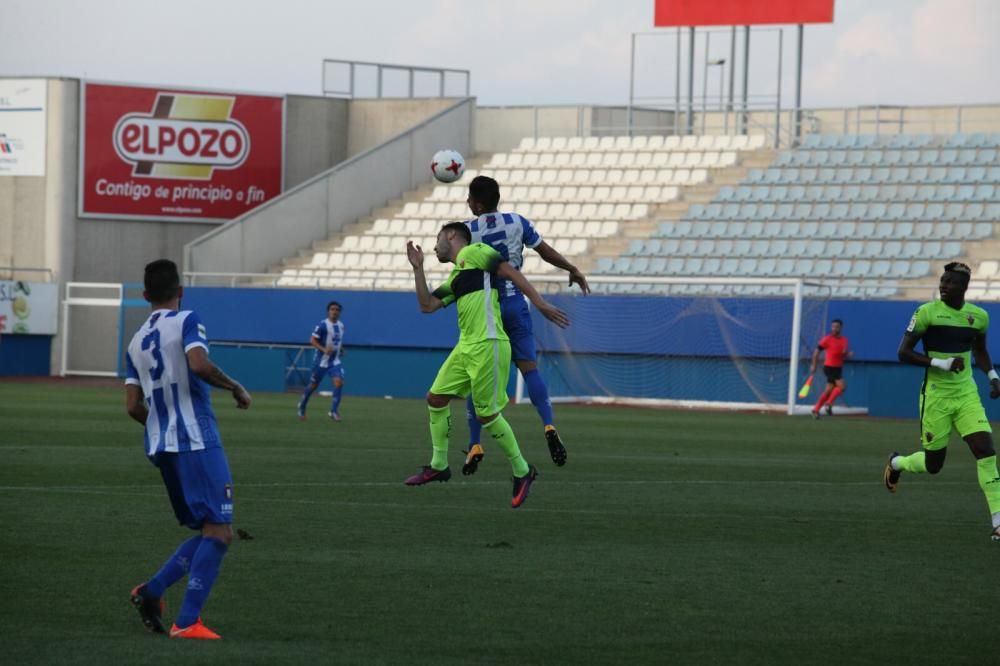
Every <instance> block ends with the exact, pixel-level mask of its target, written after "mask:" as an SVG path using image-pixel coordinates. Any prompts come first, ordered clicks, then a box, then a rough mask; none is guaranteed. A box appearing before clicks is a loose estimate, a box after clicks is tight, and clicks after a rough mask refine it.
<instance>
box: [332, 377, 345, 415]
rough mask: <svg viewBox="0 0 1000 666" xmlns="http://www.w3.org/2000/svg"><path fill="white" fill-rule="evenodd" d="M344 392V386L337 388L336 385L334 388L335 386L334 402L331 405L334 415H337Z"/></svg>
mask: <svg viewBox="0 0 1000 666" xmlns="http://www.w3.org/2000/svg"><path fill="white" fill-rule="evenodd" d="M343 392H344V387H343V385H341V386H337V385H336V384H334V386H333V402H332V403H331V404H330V411H331V412H333V413H334V414H336V413H337V408H338V407H340V395H341V393H343Z"/></svg>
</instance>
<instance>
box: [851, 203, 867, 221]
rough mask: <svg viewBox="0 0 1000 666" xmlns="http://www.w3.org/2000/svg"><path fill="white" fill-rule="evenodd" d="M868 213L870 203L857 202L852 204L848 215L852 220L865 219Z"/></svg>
mask: <svg viewBox="0 0 1000 666" xmlns="http://www.w3.org/2000/svg"><path fill="white" fill-rule="evenodd" d="M867 215H868V204H866V203H861V202H856V203H852V204H851V208H850V210H849V211H848V213H847V216H848V217H849V218H850V219H852V220H863V219H865V217H866V216H867Z"/></svg>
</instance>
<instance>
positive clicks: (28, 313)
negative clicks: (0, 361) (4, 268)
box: [0, 280, 59, 335]
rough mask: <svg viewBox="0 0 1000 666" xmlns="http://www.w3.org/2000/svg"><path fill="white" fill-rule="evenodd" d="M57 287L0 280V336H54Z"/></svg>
mask: <svg viewBox="0 0 1000 666" xmlns="http://www.w3.org/2000/svg"><path fill="white" fill-rule="evenodd" d="M58 302H59V285H57V284H51V283H48V282H22V281H19V280H0V334H2V335H11V334H15V335H23V334H34V335H55V334H56V332H57V329H58V324H57V318H56V307H57V304H58Z"/></svg>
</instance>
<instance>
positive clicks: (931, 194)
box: [904, 185, 955, 201]
mask: <svg viewBox="0 0 1000 666" xmlns="http://www.w3.org/2000/svg"><path fill="white" fill-rule="evenodd" d="M949 188H950V189H949ZM954 190H955V186H954V185H920V186H918V187H917V191H916V192H914V193H913V195H912V196H908V197H904V198H906V199H911V200H913V199H915V200H918V201H947V200H948V199H949V198H950V197H949V195H951V194H954Z"/></svg>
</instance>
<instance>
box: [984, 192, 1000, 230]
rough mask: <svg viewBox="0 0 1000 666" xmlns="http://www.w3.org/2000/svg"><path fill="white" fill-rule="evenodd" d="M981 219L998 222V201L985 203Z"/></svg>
mask: <svg viewBox="0 0 1000 666" xmlns="http://www.w3.org/2000/svg"><path fill="white" fill-rule="evenodd" d="M991 187H992V186H991ZM983 219H985V220H988V221H990V222H1000V203H997V202H995V201H991V202H989V203H987V204H986V211H985V212H984V213H983Z"/></svg>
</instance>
